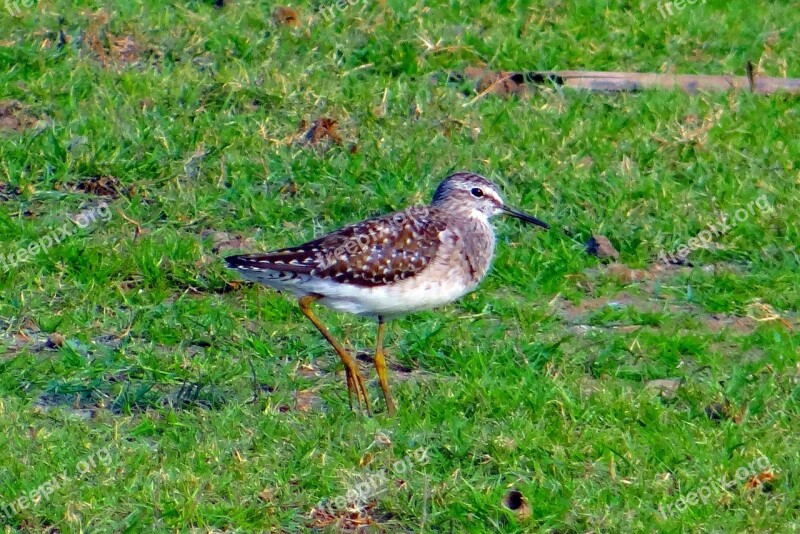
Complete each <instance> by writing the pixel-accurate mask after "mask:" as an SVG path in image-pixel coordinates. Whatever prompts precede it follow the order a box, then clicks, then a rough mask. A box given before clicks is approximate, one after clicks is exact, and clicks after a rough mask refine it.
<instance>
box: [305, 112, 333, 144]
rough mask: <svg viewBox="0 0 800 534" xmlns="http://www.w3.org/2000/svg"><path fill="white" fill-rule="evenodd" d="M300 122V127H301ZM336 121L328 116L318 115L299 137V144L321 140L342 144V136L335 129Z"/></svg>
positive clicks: (316, 142) (315, 142) (314, 142)
mask: <svg viewBox="0 0 800 534" xmlns="http://www.w3.org/2000/svg"><path fill="white" fill-rule="evenodd" d="M302 124H303V123H301V128H302ZM337 125H338V123H337V122H336V121H335V120H333V119H330V118H328V117H320V118H319V119H317V120H315V121H314V123H313V124H312V125H311V128H309V129H308V130H307V131H306V133H305V134H303V137H302V138H301V139H300V143H301V144H305V145H316V144H318V143H320V142H322V141H326V140H330V141H332V142H333V143H336V144H337V145H341V144H342V136H341V135H339V132H338V131H337Z"/></svg>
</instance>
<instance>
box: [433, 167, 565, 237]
mask: <svg viewBox="0 0 800 534" xmlns="http://www.w3.org/2000/svg"><path fill="white" fill-rule="evenodd" d="M431 204H432V205H433V206H437V207H441V208H444V209H448V210H454V211H459V212H462V213H467V214H469V215H478V216H483V217H485V218H486V219H489V218H491V217H494V216H495V215H498V214H501V213H503V214H506V215H511V216H512V217H516V218H517V219H519V220H521V221H525V222H527V223H530V224H535V225H537V226H541V227H542V228H548V229H549V228H550V226H549V225H548V224H547V223H545V222H544V221H542V220H541V219H538V218H536V217H534V216H532V215H528V214H527V213H524V212H522V211H519V210H516V209H514V208H511V207H509V206H507V205H506V203H505V202H504V201H503V197H502V196H501V195H500V188H498V187H497V185H496V184H495V183H494V182H492V181H491V180H488V179H486V178H484V177H483V176H481V175H479V174H475V173H471V172H457V173H455V174H451V175H450V176H448V177H447V178H445V179H444V180H443V181H442V183H440V184H439V187H437V188H436V192H435V193H434V194H433V202H432V203H431Z"/></svg>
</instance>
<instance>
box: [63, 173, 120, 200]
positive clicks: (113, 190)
mask: <svg viewBox="0 0 800 534" xmlns="http://www.w3.org/2000/svg"><path fill="white" fill-rule="evenodd" d="M64 187H65V188H66V189H68V190H72V191H77V192H80V193H86V194H89V195H97V196H100V197H110V198H119V197H120V196H121V195H126V196H128V195H131V194H133V190H132V189H131V188H126V187H123V185H122V183H121V182H120V181H119V180H118V179H117V178H115V177H114V176H90V177H88V178H84V179H82V180H79V181H77V182H68V183H66V184H64ZM55 189H56V190H58V189H60V187H59V186H58V184H56V186H55Z"/></svg>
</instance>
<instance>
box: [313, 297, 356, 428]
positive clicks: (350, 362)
mask: <svg viewBox="0 0 800 534" xmlns="http://www.w3.org/2000/svg"><path fill="white" fill-rule="evenodd" d="M320 298H322V297H320V296H319V295H306V296H305V297H301V298H300V300H299V301H298V304H299V305H300V310H301V311H302V312H303V315H305V316H306V317H308V320H309V321H311V322H312V323H314V326H316V327H317V330H319V333H320V334H322V336H323V337H324V338H325V339H326V340H328V343H330V344H331V346H332V347H333V350H335V351H336V354H338V355H339V358H341V360H342V363H343V364H344V371H345V375H346V376H347V397H348V399H349V400H350V409H352V408H353V393H354V392H355V394H356V403H357V404H358V406H359V407H360V406H361V400H362V399H363V401H364V406H365V407H366V408H367V413H368V414H369V415H372V412H371V411H370V408H369V397H368V396H367V388H366V386H365V385H364V377H363V376H362V375H361V371H359V370H358V364H357V363H356V361H355V359H354V358H353V357H352V356H351V355H350V354H349V353H348V352H347V351H346V350H345V348H344V347H342V346H341V345H340V344H339V343H338V342H337V341H336V340H335V339H333V336H331V333H330V332H328V329H327V328H325V326H324V325H323V324H322V323H321V322H320V321H319V319H317V317H316V316H315V315H314V312H312V311H311V304H312V303H314V302H315V301H317V300H319V299H320Z"/></svg>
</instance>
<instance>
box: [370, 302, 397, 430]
mask: <svg viewBox="0 0 800 534" xmlns="http://www.w3.org/2000/svg"><path fill="white" fill-rule="evenodd" d="M385 329H386V323H384V322H383V317H378V348H376V349H375V370H376V371H377V372H378V380H380V383H381V389H382V390H383V398H384V399H386V409H387V410H388V411H389V416H393V415H394V402H392V393H391V391H389V381H388V380H387V377H386V357H385V356H384V354H383V331H384V330H385Z"/></svg>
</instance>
